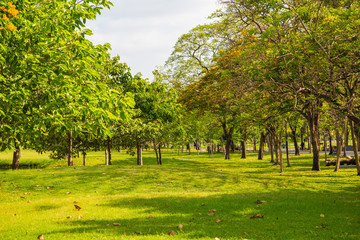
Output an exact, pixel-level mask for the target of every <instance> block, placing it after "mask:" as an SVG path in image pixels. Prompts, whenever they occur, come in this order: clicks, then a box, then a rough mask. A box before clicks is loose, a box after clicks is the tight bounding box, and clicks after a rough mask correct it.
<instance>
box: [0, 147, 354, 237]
mask: <svg viewBox="0 0 360 240" xmlns="http://www.w3.org/2000/svg"><path fill="white" fill-rule="evenodd" d="M6 156H7V155H4V154H1V155H0V159H1V160H0V161H2V162H6V161H8V162H9V163H11V154H10V158H8V157H6ZM44 156H45V155H40V156H39V157H37V156H36V154H35V153H33V152H25V153H23V159H22V160H21V161H26V157H28V158H29V159H31V161H32V162H38V163H39V164H41V163H42V165H46V164H44V162H46V161H47V160H46V159H47V158H46V157H44ZM87 157H88V161H87V163H88V166H85V167H84V166H81V164H82V159H81V158H79V159H75V166H74V167H67V166H66V162H65V161H56V162H50V164H48V165H47V166H46V167H45V168H36V169H21V170H18V171H12V170H0V184H1V186H0V239H36V237H37V236H38V235H40V234H43V235H44V236H45V239H215V238H216V237H217V238H219V239H359V238H360V210H359V208H360V181H359V177H358V176H356V170H355V169H354V168H344V169H341V170H340V172H338V173H334V172H333V167H325V166H324V164H322V171H320V172H313V171H310V169H311V155H308V154H303V155H301V156H299V157H294V156H293V157H291V163H292V167H291V168H286V169H285V173H283V174H281V173H279V167H278V166H272V165H271V164H270V163H269V156H266V159H265V160H262V161H259V160H257V158H256V154H255V153H249V157H248V159H246V160H244V159H240V156H239V155H238V154H233V155H232V159H231V160H224V159H223V155H221V154H216V155H214V156H212V157H211V158H209V156H208V155H207V154H205V153H202V154H200V155H199V156H197V155H196V154H195V153H193V154H192V155H190V156H189V155H187V154H186V153H180V154H179V155H178V154H177V152H174V151H170V150H169V151H167V152H166V153H164V155H163V162H164V165H163V166H158V165H156V159H155V155H154V154H153V152H145V153H144V163H145V165H144V166H136V159H135V157H131V156H129V155H127V154H126V153H125V152H122V153H119V152H114V154H113V164H114V165H112V166H104V165H103V164H104V154H103V152H91V153H89V154H88V156H87ZM257 200H261V201H265V202H264V203H262V204H257V203H256V201H257ZM74 202H75V204H76V205H78V206H80V207H81V209H80V211H77V210H75V207H74ZM209 210H212V211H209ZM214 210H216V211H214ZM212 212H213V213H214V214H212ZM255 214H261V215H263V216H264V218H255V219H250V217H251V216H253V215H255ZM79 215H81V216H80V217H79ZM216 220H218V221H216ZM113 223H119V224H120V226H114V225H113ZM179 224H183V228H182V230H180V229H178V228H177V226H178V225H179ZM171 230H173V231H175V232H176V235H174V236H169V235H168V232H169V231H171Z"/></svg>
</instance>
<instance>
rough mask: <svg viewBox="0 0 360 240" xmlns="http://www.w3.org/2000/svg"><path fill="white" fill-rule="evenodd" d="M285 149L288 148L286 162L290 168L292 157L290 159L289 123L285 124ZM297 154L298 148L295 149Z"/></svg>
mask: <svg viewBox="0 0 360 240" xmlns="http://www.w3.org/2000/svg"><path fill="white" fill-rule="evenodd" d="M295 141H296V137H295ZM285 147H286V161H287V166H288V167H290V157H289V138H288V132H287V122H285ZM295 152H296V147H295Z"/></svg>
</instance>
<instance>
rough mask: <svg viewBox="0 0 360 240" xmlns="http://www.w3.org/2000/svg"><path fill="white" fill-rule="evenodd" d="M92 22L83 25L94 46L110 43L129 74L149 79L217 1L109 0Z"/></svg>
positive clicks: (203, 21) (212, 10)
mask: <svg viewBox="0 0 360 240" xmlns="http://www.w3.org/2000/svg"><path fill="white" fill-rule="evenodd" d="M112 2H113V3H114V7H112V8H111V9H110V10H107V9H106V10H103V11H102V14H101V15H100V16H98V17H97V19H96V21H91V22H88V23H87V27H88V28H90V29H91V30H92V31H93V33H94V35H93V36H91V37H88V39H90V40H91V41H92V42H93V43H94V44H104V43H110V44H111V46H112V51H111V54H112V55H113V56H116V55H119V56H120V59H121V62H126V63H127V64H128V65H129V67H130V68H131V70H132V73H133V74H136V73H138V72H141V74H142V75H143V76H144V77H145V78H149V79H150V80H152V79H153V76H152V71H153V70H154V69H155V66H161V65H163V64H164V63H165V61H166V59H167V58H168V57H169V56H170V54H171V52H172V48H173V46H174V45H175V43H176V41H177V39H178V38H179V37H180V36H181V35H182V34H184V33H187V32H188V31H189V30H191V29H192V28H193V27H196V26H197V25H199V24H202V23H206V22H207V21H208V20H207V17H208V16H209V15H210V14H211V13H212V12H214V11H215V10H216V9H218V8H219V7H220V6H219V4H218V3H217V0H113V1H112Z"/></svg>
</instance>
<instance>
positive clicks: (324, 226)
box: [316, 224, 327, 229]
mask: <svg viewBox="0 0 360 240" xmlns="http://www.w3.org/2000/svg"><path fill="white" fill-rule="evenodd" d="M326 227H327V225H325V224H321V225H320V226H316V228H318V229H322V228H326Z"/></svg>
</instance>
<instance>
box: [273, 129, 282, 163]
mask: <svg viewBox="0 0 360 240" xmlns="http://www.w3.org/2000/svg"><path fill="white" fill-rule="evenodd" d="M273 143H274V148H275V157H276V162H275V164H274V165H279V164H280V151H279V150H281V144H280V146H279V141H278V140H277V137H276V136H273Z"/></svg>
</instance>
